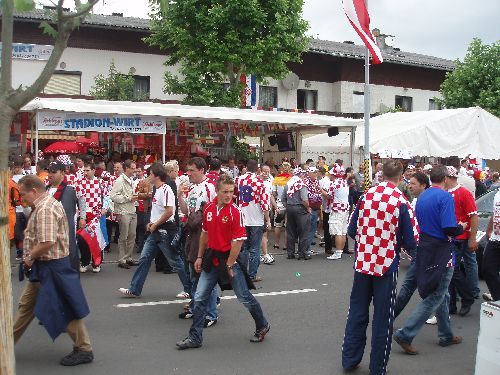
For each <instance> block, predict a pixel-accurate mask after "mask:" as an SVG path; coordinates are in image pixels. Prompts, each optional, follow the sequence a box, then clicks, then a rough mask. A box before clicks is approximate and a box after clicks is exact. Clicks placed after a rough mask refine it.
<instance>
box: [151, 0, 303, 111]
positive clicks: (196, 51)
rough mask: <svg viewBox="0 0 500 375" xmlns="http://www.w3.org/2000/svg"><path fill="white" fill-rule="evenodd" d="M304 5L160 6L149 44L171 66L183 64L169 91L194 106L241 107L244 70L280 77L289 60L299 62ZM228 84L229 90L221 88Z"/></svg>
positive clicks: (189, 1) (276, 0) (284, 0)
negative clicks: (162, 52)
mask: <svg viewBox="0 0 500 375" xmlns="http://www.w3.org/2000/svg"><path fill="white" fill-rule="evenodd" d="M151 3H154V4H156V5H158V4H159V3H160V1H153V0H152V1H151ZM302 6H303V0H273V1H268V0H231V1H226V0H182V1H179V0H178V1H176V2H174V1H170V2H168V4H164V5H163V8H162V9H160V10H159V9H158V6H157V7H156V8H154V9H156V12H155V13H153V15H152V22H151V27H152V35H151V36H150V37H149V38H146V42H148V43H149V44H151V45H155V46H159V47H160V48H162V49H163V50H165V51H168V58H167V62H166V64H167V65H174V64H177V63H180V64H181V72H180V73H181V77H182V78H178V77H172V76H168V77H166V78H167V79H166V87H165V90H166V91H172V92H174V91H175V92H177V93H182V94H185V95H186V100H187V101H189V102H190V104H204V105H215V104H214V103H220V102H230V103H232V104H231V106H239V104H240V103H239V98H238V96H239V94H237V95H235V93H238V92H241V90H242V88H243V87H242V86H241V85H240V83H239V76H240V74H255V75H256V76H257V79H258V80H259V81H262V80H263V79H264V78H266V77H269V78H275V79H281V78H283V77H284V76H285V75H286V74H287V73H288V68H287V63H288V62H292V61H294V62H298V61H300V59H301V54H302V52H303V51H305V50H306V48H307V44H308V38H306V37H305V33H306V31H307V29H308V24H307V22H306V21H304V20H303V19H302V16H301V14H302ZM207 77H208V78H207ZM174 78H176V79H174ZM228 82H229V86H230V90H223V89H222V88H223V86H224V83H228ZM192 90H195V91H192ZM196 100H200V102H198V103H192V102H191V101H196Z"/></svg>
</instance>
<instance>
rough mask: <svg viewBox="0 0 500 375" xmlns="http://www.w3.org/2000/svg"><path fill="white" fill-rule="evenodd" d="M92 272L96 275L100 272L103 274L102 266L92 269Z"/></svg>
mask: <svg viewBox="0 0 500 375" xmlns="http://www.w3.org/2000/svg"><path fill="white" fill-rule="evenodd" d="M92 272H94V273H99V272H101V266H97V267H93V268H92Z"/></svg>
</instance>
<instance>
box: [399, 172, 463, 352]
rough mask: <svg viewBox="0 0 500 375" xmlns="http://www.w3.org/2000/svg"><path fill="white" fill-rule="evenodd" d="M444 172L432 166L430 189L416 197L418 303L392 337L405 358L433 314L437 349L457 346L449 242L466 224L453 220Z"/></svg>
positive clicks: (453, 206) (450, 199)
mask: <svg viewBox="0 0 500 375" xmlns="http://www.w3.org/2000/svg"><path fill="white" fill-rule="evenodd" d="M447 175H448V171H447V169H446V167H445V166H444V165H436V166H434V167H433V168H432V169H431V171H430V180H431V184H432V186H431V187H430V188H429V189H427V190H426V191H424V192H423V193H422V194H420V196H419V197H418V201H417V205H416V212H417V220H418V223H419V226H420V241H419V244H418V248H417V260H416V262H417V263H416V277H417V287H418V292H419V294H420V296H421V297H422V298H423V300H422V301H420V303H419V304H418V305H417V307H416V309H415V310H414V311H413V313H412V314H411V315H410V317H409V318H408V319H407V320H406V322H405V324H404V325H403V327H402V328H401V329H399V330H398V331H397V332H396V333H394V340H395V341H396V342H397V343H398V344H399V345H400V346H401V348H402V349H403V350H404V351H405V353H407V354H411V355H415V354H418V351H417V350H416V349H415V348H414V347H413V346H412V345H411V343H412V341H413V339H414V338H415V336H416V335H417V334H418V332H419V331H420V328H422V326H423V325H424V324H425V321H426V320H427V319H429V317H430V315H431V314H432V313H433V312H434V311H435V312H436V318H437V321H438V336H439V345H440V346H449V345H453V344H460V343H461V342H462V338H461V337H460V336H455V335H453V331H452V329H451V322H450V317H449V310H448V305H449V301H450V295H449V294H448V286H449V285H450V281H451V278H452V276H453V260H452V255H451V254H452V250H453V247H452V242H451V241H450V238H451V237H453V236H457V235H459V234H461V233H463V230H464V228H465V227H466V224H464V223H458V225H457V220H456V217H455V204H454V201H453V197H452V196H451V194H450V193H448V192H447V191H446V190H445V189H444V187H445V177H446V176H447Z"/></svg>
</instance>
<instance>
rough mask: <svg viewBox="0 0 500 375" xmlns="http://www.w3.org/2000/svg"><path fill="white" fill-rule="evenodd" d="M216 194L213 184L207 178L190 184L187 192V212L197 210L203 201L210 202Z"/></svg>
mask: <svg viewBox="0 0 500 375" xmlns="http://www.w3.org/2000/svg"><path fill="white" fill-rule="evenodd" d="M216 195H217V194H216V193H215V185H214V184H213V183H212V182H211V181H210V180H209V179H208V178H206V179H205V180H203V181H202V182H200V183H199V184H190V185H189V190H188V194H187V206H188V212H189V213H192V212H195V211H199V210H200V209H201V207H202V206H203V204H204V203H209V202H212V201H213V200H214V198H215V196H216Z"/></svg>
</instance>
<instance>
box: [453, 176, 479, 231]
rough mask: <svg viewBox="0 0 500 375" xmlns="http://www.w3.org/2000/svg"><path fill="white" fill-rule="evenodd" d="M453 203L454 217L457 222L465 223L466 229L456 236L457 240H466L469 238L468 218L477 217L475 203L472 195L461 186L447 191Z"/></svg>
mask: <svg viewBox="0 0 500 375" xmlns="http://www.w3.org/2000/svg"><path fill="white" fill-rule="evenodd" d="M448 192H449V193H450V194H451V196H452V197H453V200H454V201H455V216H456V218H457V222H460V221H461V222H463V223H467V229H466V230H465V231H464V233H462V234H461V235H459V236H457V237H456V239H457V240H467V239H468V238H469V237H470V218H471V216H473V215H477V207H476V201H475V199H474V197H473V196H472V193H471V192H470V191H469V190H467V189H466V188H464V187H463V186H462V185H457V186H456V187H454V188H453V189H450V190H448Z"/></svg>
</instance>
